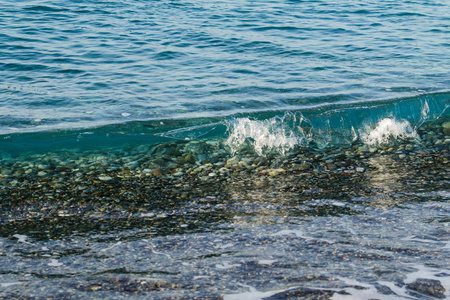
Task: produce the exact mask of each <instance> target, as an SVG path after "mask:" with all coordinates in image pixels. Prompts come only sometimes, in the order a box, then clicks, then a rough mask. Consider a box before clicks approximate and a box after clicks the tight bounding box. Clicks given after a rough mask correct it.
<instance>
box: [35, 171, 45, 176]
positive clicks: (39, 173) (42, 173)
mask: <svg viewBox="0 0 450 300" xmlns="http://www.w3.org/2000/svg"><path fill="white" fill-rule="evenodd" d="M37 174H38V176H41V177H44V176H46V175H47V172H44V171H39V172H38V173H37Z"/></svg>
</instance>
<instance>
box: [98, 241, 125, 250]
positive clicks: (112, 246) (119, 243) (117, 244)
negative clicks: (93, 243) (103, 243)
mask: <svg viewBox="0 0 450 300" xmlns="http://www.w3.org/2000/svg"><path fill="white" fill-rule="evenodd" d="M121 244H122V242H117V243H115V244H113V245H111V246H109V247H108V248H104V249H101V250H100V252H106V251H109V250H111V249H112V248H114V247H117V246H119V245H121Z"/></svg>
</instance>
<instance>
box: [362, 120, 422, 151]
mask: <svg viewBox="0 0 450 300" xmlns="http://www.w3.org/2000/svg"><path fill="white" fill-rule="evenodd" d="M416 136H417V132H416V131H415V130H414V129H413V128H412V127H411V124H410V123H409V122H408V121H406V120H403V121H397V120H394V119H391V118H384V119H382V120H380V121H379V122H378V123H377V125H376V127H375V128H374V129H371V128H370V127H366V128H365V130H364V131H363V132H362V133H361V139H362V140H363V142H364V143H366V144H367V145H377V144H386V143H388V142H389V140H390V139H392V138H393V139H399V138H400V139H404V138H414V137H416Z"/></svg>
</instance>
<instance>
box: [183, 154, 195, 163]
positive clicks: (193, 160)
mask: <svg viewBox="0 0 450 300" xmlns="http://www.w3.org/2000/svg"><path fill="white" fill-rule="evenodd" d="M184 160H185V161H186V162H188V163H190V164H195V158H194V156H193V155H191V154H188V155H186V157H185V158H184Z"/></svg>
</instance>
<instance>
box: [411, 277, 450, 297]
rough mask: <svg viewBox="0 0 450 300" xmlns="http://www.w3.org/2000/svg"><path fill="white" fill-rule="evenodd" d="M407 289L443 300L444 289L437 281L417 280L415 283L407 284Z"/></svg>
mask: <svg viewBox="0 0 450 300" xmlns="http://www.w3.org/2000/svg"><path fill="white" fill-rule="evenodd" d="M407 287H408V288H409V289H411V290H414V291H417V292H419V293H422V294H425V295H428V296H432V297H435V298H439V299H444V298H445V294H444V293H445V288H444V287H443V286H442V284H441V282H440V281H439V280H435V279H425V278H419V279H417V280H416V281H414V282H412V283H409V284H407Z"/></svg>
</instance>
